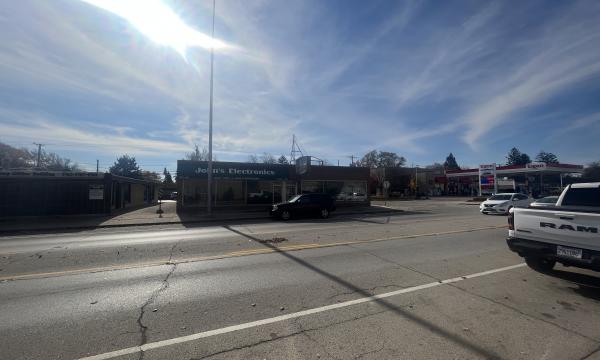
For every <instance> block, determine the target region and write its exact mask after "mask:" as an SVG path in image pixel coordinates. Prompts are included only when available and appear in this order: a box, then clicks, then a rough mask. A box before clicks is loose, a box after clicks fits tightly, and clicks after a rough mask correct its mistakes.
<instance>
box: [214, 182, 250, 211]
mask: <svg viewBox="0 0 600 360" xmlns="http://www.w3.org/2000/svg"><path fill="white" fill-rule="evenodd" d="M216 188H217V191H216V194H215V195H216V200H217V205H240V204H244V181H243V180H217V181H216Z"/></svg>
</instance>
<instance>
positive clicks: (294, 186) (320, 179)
mask: <svg viewBox="0 0 600 360" xmlns="http://www.w3.org/2000/svg"><path fill="white" fill-rule="evenodd" d="M368 179H369V169H367V168H351V167H341V166H311V167H310V170H309V171H308V173H307V174H304V175H299V174H297V173H296V167H295V166H294V165H280V164H257V163H239V162H213V180H214V181H213V184H212V194H213V199H212V201H213V202H214V206H216V207H219V206H253V205H256V206H265V205H270V204H274V203H278V202H282V201H286V200H289V199H291V198H292V197H293V196H295V195H297V194H307V193H328V194H330V195H332V196H334V197H335V198H336V199H337V202H338V203H358V202H365V201H368V198H367V196H366V194H367V181H368ZM207 190H208V162H206V161H191V160H179V161H177V197H178V198H177V207H178V209H184V208H193V207H204V206H206V205H207V199H208V196H207ZM349 194H362V195H363V196H362V197H359V196H357V195H354V196H352V195H349Z"/></svg>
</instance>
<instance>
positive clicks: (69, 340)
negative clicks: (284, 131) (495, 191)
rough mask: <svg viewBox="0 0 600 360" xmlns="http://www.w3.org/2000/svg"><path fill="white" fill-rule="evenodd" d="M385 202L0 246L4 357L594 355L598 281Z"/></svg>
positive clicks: (430, 207)
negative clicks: (543, 270) (546, 270)
mask: <svg viewBox="0 0 600 360" xmlns="http://www.w3.org/2000/svg"><path fill="white" fill-rule="evenodd" d="M388 205H390V206H392V207H394V206H403V207H405V208H407V209H408V207H411V208H410V209H408V210H410V211H408V212H406V213H404V214H401V215H395V216H380V217H368V216H352V217H337V218H336V217H334V218H332V219H329V220H325V221H323V220H309V219H307V220H300V221H293V222H289V223H280V222H258V223H230V224H224V225H223V226H206V227H202V226H196V227H190V228H185V227H182V226H170V227H143V228H128V229H104V230H98V231H84V232H73V233H65V234H46V235H41V234H40V235H19V236H7V237H2V238H0V257H1V262H0V268H1V269H2V271H0V349H1V350H0V358H2V359H79V358H84V357H92V358H93V359H141V358H143V359H238V358H239V359H242V358H243V359H352V358H361V359H386V358H389V359H416V358H417V359H438V358H444V359H448V358H457V359H458V358H460V359H465V358H504V359H599V358H600V326H599V325H598V324H600V280H599V277H598V273H593V272H586V271H580V270H574V269H570V268H562V267H557V271H555V272H554V273H553V274H552V276H549V275H543V274H539V273H536V272H534V271H532V270H530V269H528V268H527V267H525V266H523V264H522V263H523V262H522V259H520V258H519V257H518V256H516V255H515V254H513V253H511V252H510V251H509V250H508V249H507V247H506V243H505V241H504V238H505V236H506V229H505V228H504V225H505V222H506V218H505V217H502V216H483V215H479V214H478V213H477V207H474V206H468V205H460V204H457V203H452V202H448V203H443V202H422V203H415V204H406V203H403V204H393V203H392V204H388ZM140 346H141V347H140Z"/></svg>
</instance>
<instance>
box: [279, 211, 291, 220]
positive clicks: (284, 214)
mask: <svg viewBox="0 0 600 360" xmlns="http://www.w3.org/2000/svg"><path fill="white" fill-rule="evenodd" d="M291 218H292V214H291V213H290V211H289V210H283V211H282V212H281V219H282V220H289V219H291Z"/></svg>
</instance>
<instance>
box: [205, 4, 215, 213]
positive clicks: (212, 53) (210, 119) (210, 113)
mask: <svg viewBox="0 0 600 360" xmlns="http://www.w3.org/2000/svg"><path fill="white" fill-rule="evenodd" d="M214 40H215V0H213V17H212V35H211V44H210V105H209V110H208V190H207V192H206V195H207V204H206V210H207V212H208V215H211V214H212V180H213V170H212V167H213V166H212V165H213V163H212V128H213V69H214V63H215V48H214Z"/></svg>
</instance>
